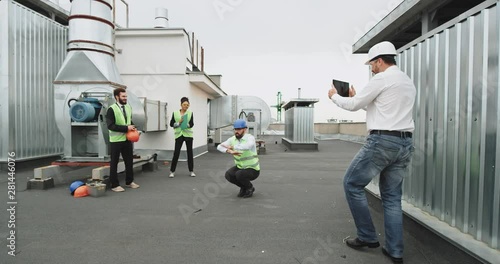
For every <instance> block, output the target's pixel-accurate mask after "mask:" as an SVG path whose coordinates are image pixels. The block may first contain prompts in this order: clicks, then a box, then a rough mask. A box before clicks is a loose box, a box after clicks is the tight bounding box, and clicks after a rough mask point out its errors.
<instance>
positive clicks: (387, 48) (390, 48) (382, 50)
mask: <svg viewBox="0 0 500 264" xmlns="http://www.w3.org/2000/svg"><path fill="white" fill-rule="evenodd" d="M396 54H397V53H396V48H395V47H394V45H393V44H392V43H390V42H389V41H383V42H380V43H378V44H375V45H374V46H373V47H372V48H371V49H370V50H369V51H368V61H367V62H366V63H365V64H366V65H368V64H370V61H372V60H373V59H375V58H376V57H378V56H381V55H393V56H396Z"/></svg>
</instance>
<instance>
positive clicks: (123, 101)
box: [118, 99, 127, 105]
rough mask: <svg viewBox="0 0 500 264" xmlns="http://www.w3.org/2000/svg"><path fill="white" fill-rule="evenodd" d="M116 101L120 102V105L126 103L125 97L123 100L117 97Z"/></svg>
mask: <svg viewBox="0 0 500 264" xmlns="http://www.w3.org/2000/svg"><path fill="white" fill-rule="evenodd" d="M118 101H119V102H120V104H121V105H126V104H127V99H125V100H122V99H118Z"/></svg>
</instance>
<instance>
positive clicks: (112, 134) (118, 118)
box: [109, 104, 132, 142]
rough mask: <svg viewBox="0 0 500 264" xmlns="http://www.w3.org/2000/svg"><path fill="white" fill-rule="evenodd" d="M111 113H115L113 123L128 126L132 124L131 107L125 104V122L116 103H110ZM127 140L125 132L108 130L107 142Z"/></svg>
mask: <svg viewBox="0 0 500 264" xmlns="http://www.w3.org/2000/svg"><path fill="white" fill-rule="evenodd" d="M111 109H113V113H114V114H115V124H117V125H119V126H128V125H130V124H132V107H130V105H128V104H126V105H125V112H126V114H127V122H125V117H124V116H123V111H122V108H121V107H120V106H119V105H118V104H113V105H111ZM126 140H127V133H123V132H118V131H113V130H109V142H123V141H126Z"/></svg>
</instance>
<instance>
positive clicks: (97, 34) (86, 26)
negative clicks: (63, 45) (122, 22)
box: [68, 0, 115, 57]
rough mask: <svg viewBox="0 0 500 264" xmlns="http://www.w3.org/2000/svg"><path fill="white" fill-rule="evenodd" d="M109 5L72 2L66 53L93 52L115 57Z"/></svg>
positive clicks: (78, 0) (94, 2)
mask: <svg viewBox="0 0 500 264" xmlns="http://www.w3.org/2000/svg"><path fill="white" fill-rule="evenodd" d="M111 9H112V6H111V3H110V2H109V0H104V1H82V0H72V6H71V14H70V16H69V17H68V20H69V42H68V51H69V52H70V51H93V52H99V53H104V54H107V55H109V56H111V57H114V56H115V51H114V49H113V30H114V28H115V25H114V24H113V22H112V21H113V18H112V17H111Z"/></svg>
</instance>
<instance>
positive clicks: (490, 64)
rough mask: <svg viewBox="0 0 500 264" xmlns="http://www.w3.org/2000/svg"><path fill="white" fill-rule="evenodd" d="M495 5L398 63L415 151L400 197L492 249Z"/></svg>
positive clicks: (499, 142)
mask: <svg viewBox="0 0 500 264" xmlns="http://www.w3.org/2000/svg"><path fill="white" fill-rule="evenodd" d="M499 12H500V8H499V7H498V6H497V4H496V3H495V4H493V5H489V6H484V8H482V9H481V10H477V12H470V15H469V16H467V17H465V18H461V19H457V20H456V21H455V22H454V23H450V24H449V25H447V26H445V27H443V29H442V30H440V31H439V32H436V33H435V34H432V35H431V36H428V37H427V38H425V37H424V38H422V39H421V40H420V41H417V42H418V43H413V44H412V45H411V46H410V45H409V46H408V47H407V48H403V51H402V52H401V53H400V54H399V56H398V64H399V66H400V68H401V69H402V70H403V71H405V72H406V73H407V74H408V75H409V76H410V77H411V78H412V80H413V81H414V83H415V86H416V87H417V100H416V103H415V112H414V120H415V125H416V130H415V134H414V142H415V148H416V152H415V155H414V158H413V161H412V167H411V171H410V177H409V178H408V179H406V180H405V183H404V199H405V200H406V201H407V202H408V203H410V204H413V205H414V206H416V207H418V208H420V209H422V210H423V211H426V212H428V213H429V214H431V215H433V216H435V217H437V218H439V219H440V220H441V221H444V222H446V223H448V224H449V225H450V226H453V227H456V228H458V229H459V230H460V231H462V232H464V233H468V234H470V235H472V236H473V237H474V238H475V239H476V240H479V241H483V242H484V243H486V244H488V245H489V246H490V247H492V248H495V249H498V248H499V242H500V241H499V235H500V232H499V229H500V223H499V219H500V133H499V132H500V131H499V130H500V121H499V120H500V108H499V103H500V92H499V88H500V87H499V86H500V85H499V81H500V79H499V60H500V56H499V45H500V39H499V38H500V34H499V30H500V13H499Z"/></svg>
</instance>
